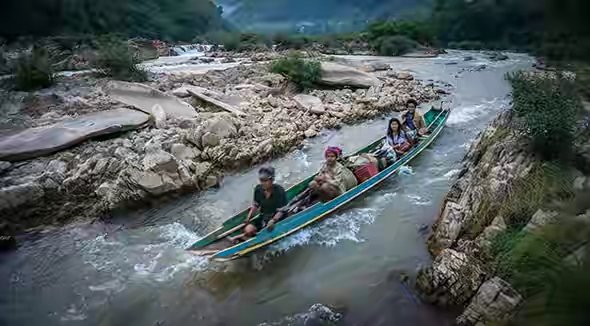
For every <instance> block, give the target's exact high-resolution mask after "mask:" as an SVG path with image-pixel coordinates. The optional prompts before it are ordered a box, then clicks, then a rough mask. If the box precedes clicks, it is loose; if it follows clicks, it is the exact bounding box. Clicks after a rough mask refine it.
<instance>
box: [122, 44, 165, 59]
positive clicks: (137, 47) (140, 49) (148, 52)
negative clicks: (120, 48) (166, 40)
mask: <svg viewBox="0 0 590 326" xmlns="http://www.w3.org/2000/svg"><path fill="white" fill-rule="evenodd" d="M128 45H129V49H130V50H131V52H132V53H133V56H135V57H136V58H137V59H138V60H139V61H146V60H153V59H157V58H158V57H159V56H160V54H159V53H158V48H157V47H156V45H155V44H154V42H152V41H151V40H146V39H133V40H129V42H128Z"/></svg>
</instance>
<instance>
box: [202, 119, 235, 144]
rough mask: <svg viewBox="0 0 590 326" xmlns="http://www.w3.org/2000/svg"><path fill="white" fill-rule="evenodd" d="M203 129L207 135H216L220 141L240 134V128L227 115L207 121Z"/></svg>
mask: <svg viewBox="0 0 590 326" xmlns="http://www.w3.org/2000/svg"><path fill="white" fill-rule="evenodd" d="M203 128H204V131H205V133H207V132H209V133H212V134H215V135H217V137H219V139H224V138H229V137H234V136H236V135H237V134H238V128H237V127H236V125H235V124H234V123H233V121H232V119H231V117H229V116H227V114H221V115H218V116H217V117H215V118H213V119H210V120H207V121H205V124H204V126H203Z"/></svg>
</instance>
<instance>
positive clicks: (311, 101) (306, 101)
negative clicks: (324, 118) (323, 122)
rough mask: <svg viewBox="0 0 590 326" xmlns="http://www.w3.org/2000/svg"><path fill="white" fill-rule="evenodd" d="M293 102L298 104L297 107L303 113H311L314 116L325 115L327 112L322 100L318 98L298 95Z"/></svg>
mask: <svg viewBox="0 0 590 326" xmlns="http://www.w3.org/2000/svg"><path fill="white" fill-rule="evenodd" d="M293 100H294V101H295V103H297V107H298V108H299V109H300V110H302V111H305V112H311V113H313V114H324V113H325V112H326V108H325V107H324V104H323V103H322V100H321V99H319V98H318V97H315V96H311V95H307V94H298V95H295V96H294V97H293Z"/></svg>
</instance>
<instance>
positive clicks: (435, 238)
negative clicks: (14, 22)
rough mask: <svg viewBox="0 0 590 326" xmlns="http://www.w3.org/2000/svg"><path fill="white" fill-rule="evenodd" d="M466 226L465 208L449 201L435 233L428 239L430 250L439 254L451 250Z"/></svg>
mask: <svg viewBox="0 0 590 326" xmlns="http://www.w3.org/2000/svg"><path fill="white" fill-rule="evenodd" d="M464 224H465V213H464V212H463V207H462V206H461V205H459V204H457V203H454V202H451V201H447V202H446V204H445V208H444V210H443V212H442V214H441V215H440V217H439V220H438V221H437V224H436V228H435V230H434V233H433V234H432V235H431V236H430V238H429V239H428V242H429V248H430V249H431V250H432V251H434V252H438V251H440V250H443V249H447V248H451V246H452V245H453V244H454V243H455V241H456V240H457V237H458V236H459V234H460V233H461V230H462V229H463V225H464Z"/></svg>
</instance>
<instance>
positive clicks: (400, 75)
mask: <svg viewBox="0 0 590 326" xmlns="http://www.w3.org/2000/svg"><path fill="white" fill-rule="evenodd" d="M395 78H397V79H401V80H414V76H412V74H410V73H409V72H406V71H401V72H398V73H397V74H396V75H395Z"/></svg>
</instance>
